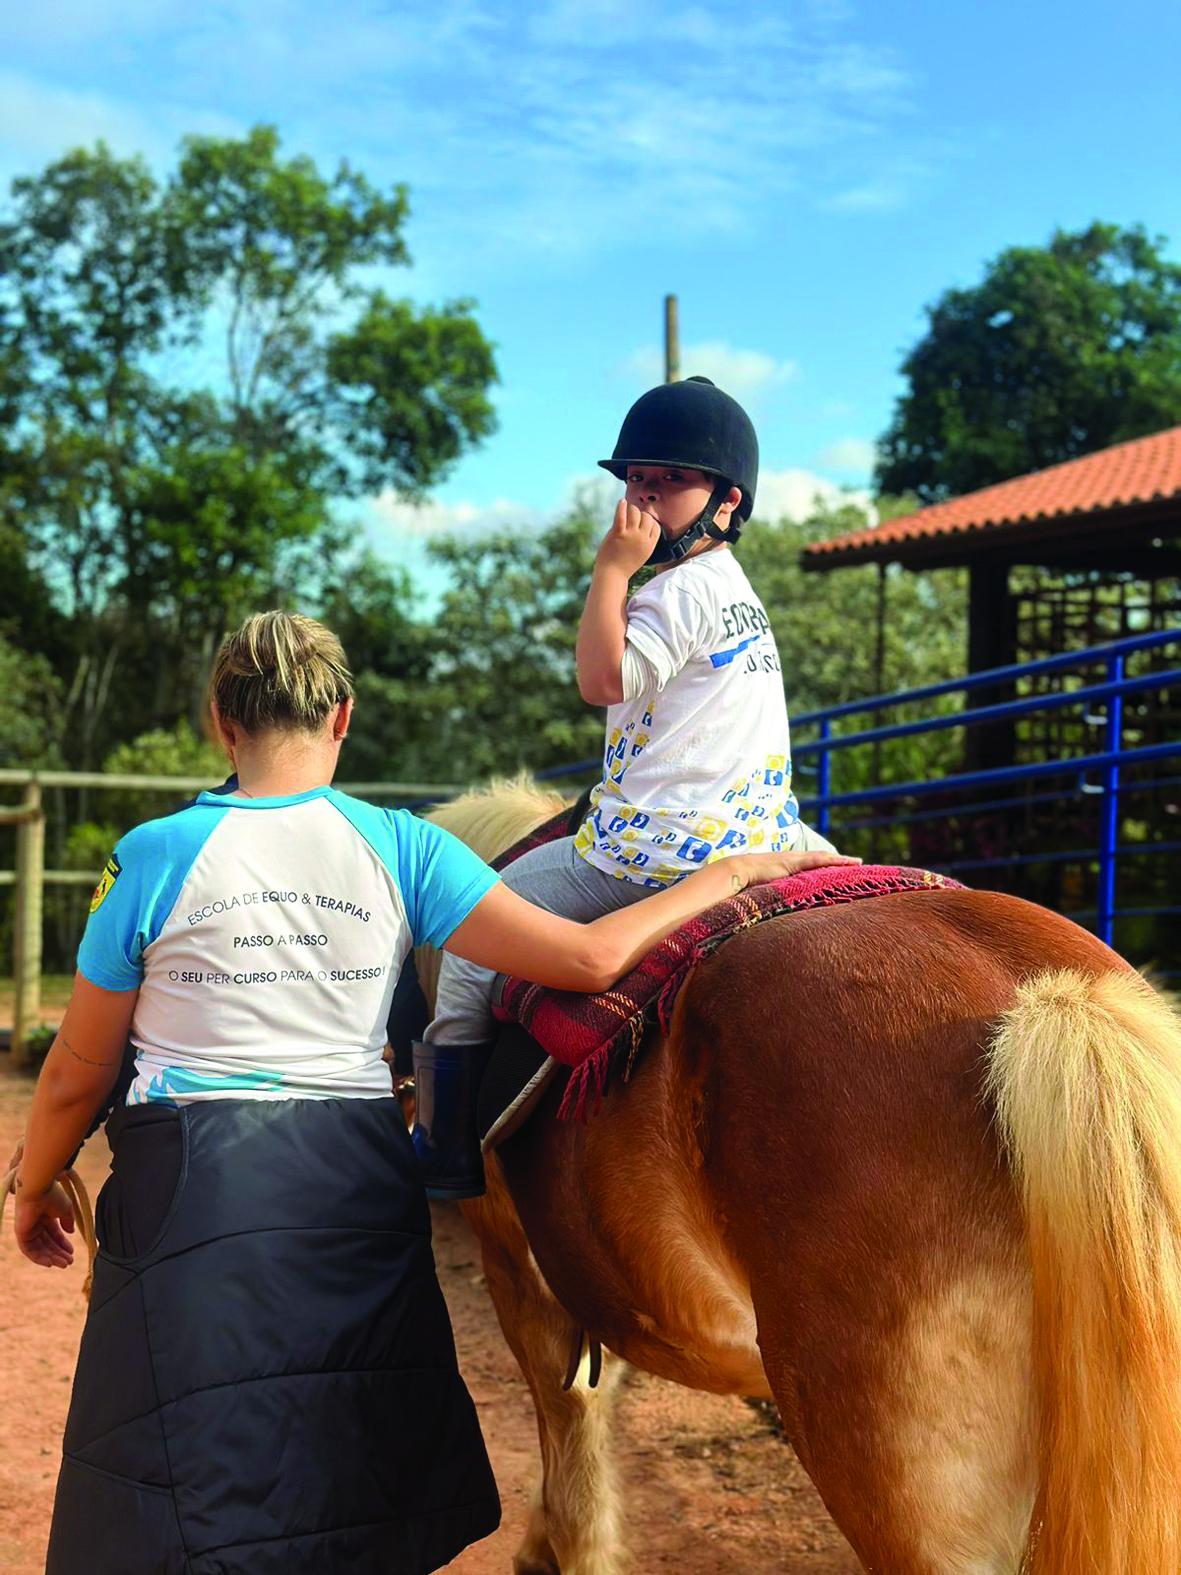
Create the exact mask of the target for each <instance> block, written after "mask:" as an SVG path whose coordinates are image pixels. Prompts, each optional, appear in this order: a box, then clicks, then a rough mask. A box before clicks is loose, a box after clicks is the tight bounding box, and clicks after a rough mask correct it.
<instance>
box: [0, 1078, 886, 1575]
mask: <svg viewBox="0 0 1181 1575" xmlns="http://www.w3.org/2000/svg"><path fill="white" fill-rule="evenodd" d="M6 1060H7V1057H5V1056H0V1164H2V1163H3V1162H5V1161H6V1160H7V1158H8V1155H9V1153H10V1152H11V1150H12V1147H13V1145H14V1144H15V1142H16V1140H17V1138H18V1137H19V1135H20V1133H21V1131H22V1129H23V1126H24V1118H25V1111H26V1109H27V1107H28V1102H29V1098H30V1096H31V1093H32V1083H31V1082H30V1081H29V1080H28V1079H27V1078H24V1077H20V1076H17V1075H15V1074H13V1073H12V1072H11V1071H10V1070H9V1069H8V1068H7V1066H6V1065H5V1064H4V1063H5V1062H6ZM106 1165H107V1156H106V1151H105V1147H104V1145H103V1144H102V1141H101V1139H95V1140H93V1141H92V1142H91V1143H90V1144H89V1145H88V1146H87V1149H86V1151H85V1152H84V1154H83V1156H82V1159H81V1161H80V1164H79V1169H80V1171H81V1173H82V1176H83V1178H84V1179H85V1181H86V1183H87V1185H88V1187H89V1188H90V1190H91V1195H92V1196H94V1195H95V1194H96V1193H97V1192H98V1189H99V1187H100V1186H101V1184H102V1180H103V1176H104V1174H105V1172H106ZM0 1234H2V1236H3V1239H2V1240H0V1429H2V1436H3V1438H4V1440H5V1444H6V1448H5V1449H4V1451H3V1453H2V1454H0V1571H3V1572H4V1575H41V1572H42V1571H43V1569H44V1557H45V1542H46V1537H47V1535H48V1529H49V1516H50V1509H51V1506H52V1502H53V1488H54V1482H55V1480H56V1476H57V1466H58V1455H59V1449H60V1444H61V1434H62V1428H63V1426H64V1423H65V1416H66V1407H67V1405H68V1402H69V1394H70V1380H71V1376H72V1371H73V1363H74V1357H75V1354H76V1352H77V1348H78V1339H79V1336H80V1334H81V1330H82V1320H83V1315H84V1306H83V1301H82V1296H81V1287H82V1279H83V1274H84V1268H83V1266H82V1265H83V1264H84V1260H85V1252H84V1251H83V1250H80V1251H79V1254H78V1258H77V1259H76V1261H75V1263H74V1266H73V1267H72V1268H70V1269H68V1270H64V1271H63V1270H50V1269H41V1268H37V1267H36V1266H35V1265H34V1264H31V1263H29V1262H28V1261H27V1260H26V1259H25V1258H23V1257H21V1255H20V1253H19V1252H18V1251H17V1249H16V1244H15V1241H14V1240H13V1237H12V1227H11V1222H10V1220H9V1219H8V1218H6V1219H5V1222H4V1230H3V1232H2V1233H0ZM435 1256H436V1260H437V1262H438V1266H439V1277H440V1280H441V1282H442V1285H443V1289H444V1291H445V1293H446V1296H447V1302H448V1306H449V1307H450V1309H451V1317H452V1320H453V1322H454V1325H455V1335H456V1342H457V1345H458V1348H459V1358H460V1365H461V1367H462V1369H463V1372H464V1376H465V1377H466V1379H467V1382H468V1385H469V1387H470V1388H471V1391H472V1394H473V1396H474V1398H475V1401H476V1404H477V1406H478V1407H479V1411H480V1419H481V1422H482V1423H483V1427H484V1434H485V1437H486V1438H487V1440H488V1448H489V1452H490V1454H491V1456H492V1463H493V1466H494V1467H495V1470H496V1476H497V1480H498V1482H499V1484H500V1492H501V1498H502V1500H503V1503H504V1521H503V1524H502V1526H501V1529H500V1530H499V1531H498V1532H497V1534H496V1535H495V1536H493V1537H490V1538H488V1539H487V1541H485V1542H482V1543H480V1544H478V1545H477V1546H475V1547H472V1548H469V1549H468V1550H467V1551H466V1552H465V1553H464V1554H463V1555H462V1556H461V1557H460V1558H458V1559H456V1560H455V1561H454V1563H452V1564H450V1565H449V1566H448V1568H449V1569H451V1570H454V1571H456V1572H459V1575H509V1572H510V1571H511V1569H512V1555H513V1552H514V1550H515V1548H516V1546H517V1544H518V1541H519V1539H520V1536H521V1533H522V1531H523V1528H524V1524H525V1519H526V1513H527V1503H528V1497H529V1491H530V1487H531V1485H532V1482H533V1478H534V1474H535V1471H536V1469H537V1459H538V1456H537V1435H536V1432H535V1426H534V1420H533V1411H532V1407H531V1404H530V1401H529V1397H528V1393H527V1391H526V1389H525V1385H524V1382H523V1380H522V1378H521V1376H520V1374H519V1372H518V1370H517V1368H516V1366H515V1364H514V1362H513V1360H512V1357H511V1356H510V1355H509V1352H508V1348H507V1347H506V1346H505V1344H504V1342H503V1340H502V1339H501V1337H500V1331H499V1329H498V1328H497V1325H496V1320H495V1317H494V1315H493V1312H492V1305H491V1303H490V1301H489V1300H488V1296H487V1293H486V1292H485V1290H484V1287H483V1283H482V1279H481V1275H480V1265H479V1254H478V1251H477V1249H476V1245H475V1242H474V1241H473V1239H472V1237H471V1235H470V1233H469V1232H468V1229H467V1226H466V1225H465V1223H464V1221H463V1219H462V1217H461V1216H460V1214H459V1211H458V1209H457V1208H455V1207H454V1206H450V1205H447V1206H443V1207H440V1208H439V1209H437V1211H436V1214H435ZM618 1440H619V1452H620V1476H621V1480H622V1482H623V1483H624V1484H625V1487H626V1491H627V1506H628V1524H629V1527H630V1533H629V1537H630V1544H631V1547H632V1551H633V1557H634V1570H635V1575H648V1572H649V1571H661V1570H673V1569H675V1570H677V1571H678V1575H753V1572H755V1571H758V1572H759V1575H770V1572H780V1575H856V1572H857V1571H858V1570H859V1569H860V1565H859V1564H858V1563H857V1560H856V1559H855V1558H854V1556H853V1554H852V1552H851V1551H850V1549H849V1547H848V1544H847V1543H846V1542H845V1541H844V1539H843V1538H842V1537H841V1536H840V1534H839V1532H838V1531H837V1530H836V1529H835V1527H834V1526H833V1524H832V1522H831V1521H830V1520H829V1518H828V1516H827V1514H826V1513H825V1511H824V1507H823V1505H821V1503H820V1501H819V1499H818V1498H817V1496H816V1494H815V1491H814V1490H813V1488H812V1486H811V1484H810V1483H809V1481H808V1479H807V1478H806V1477H805V1475H804V1473H803V1472H802V1471H801V1470H800V1468H799V1466H798V1465H797V1464H796V1462H795V1459H794V1457H793V1456H792V1454H791V1452H790V1450H789V1449H788V1448H787V1447H786V1445H784V1444H783V1443H782V1442H781V1441H780V1439H778V1438H777V1437H776V1436H775V1434H774V1433H773V1432H772V1431H771V1430H770V1428H769V1426H768V1424H767V1422H766V1420H765V1418H763V1417H762V1416H761V1415H760V1414H759V1413H758V1412H756V1411H755V1410H753V1409H752V1408H751V1407H750V1406H748V1405H747V1404H745V1403H744V1402H743V1401H741V1400H738V1399H724V1398H720V1397H717V1396H714V1395H701V1394H695V1393H693V1392H691V1391H689V1390H686V1389H680V1388H677V1387H676V1386H674V1385H672V1384H668V1383H665V1382H663V1381H661V1380H659V1379H655V1378H651V1377H648V1376H647V1375H646V1374H642V1373H633V1374H632V1375H631V1376H630V1379H629V1382H628V1383H627V1385H626V1388H625V1390H624V1393H623V1396H622V1400H621V1403H620V1408H619V1427H618Z"/></svg>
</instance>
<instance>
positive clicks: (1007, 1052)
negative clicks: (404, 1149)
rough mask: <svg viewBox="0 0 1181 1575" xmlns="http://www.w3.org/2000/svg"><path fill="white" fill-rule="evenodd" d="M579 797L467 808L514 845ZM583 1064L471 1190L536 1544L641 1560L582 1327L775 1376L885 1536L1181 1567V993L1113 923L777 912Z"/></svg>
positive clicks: (939, 1556)
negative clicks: (575, 1346)
mask: <svg viewBox="0 0 1181 1575" xmlns="http://www.w3.org/2000/svg"><path fill="white" fill-rule="evenodd" d="M554 803H555V801H554V800H552V798H549V797H546V796H543V795H539V794H537V793H535V792H533V793H529V792H523V791H522V790H521V788H520V787H519V786H518V787H516V788H512V789H510V790H509V791H508V792H507V794H506V793H505V792H504V791H503V790H502V791H493V792H492V793H490V794H489V795H485V796H483V797H481V796H475V795H469V796H468V798H467V799H465V800H460V801H457V802H456V803H455V804H452V805H450V806H447V807H446V808H445V809H444V810H443V811H441V812H440V813H439V815H438V818H439V819H440V820H441V821H443V823H444V824H447V825H449V826H450V827H451V829H453V830H456V831H457V832H459V833H460V834H461V835H464V836H465V838H466V839H467V840H469V841H470V842H471V843H472V845H474V846H476V847H477V848H478V850H479V851H480V852H481V853H482V854H484V856H485V857H490V856H492V855H493V854H495V853H496V852H497V851H498V850H499V849H500V848H502V847H507V846H508V845H509V843H510V842H512V841H513V840H514V839H515V837H516V836H517V835H519V834H520V833H522V832H523V831H524V830H526V829H528V828H529V827H530V826H532V825H535V824H537V823H539V822H540V821H541V820H542V819H544V818H546V817H547V816H548V815H549V814H551V813H552V812H553V807H554ZM424 978H426V979H427V983H428V988H429V971H428V970H426V969H424ZM559 1096H560V1089H558V1088H555V1087H553V1086H551V1088H550V1090H549V1091H548V1092H547V1094H546V1096H545V1101H544V1104H543V1106H542V1108H541V1109H540V1110H539V1111H538V1112H537V1113H536V1114H535V1115H534V1116H533V1118H532V1119H531V1120H530V1121H529V1122H528V1123H526V1125H525V1126H524V1128H522V1129H521V1130H520V1131H519V1132H518V1133H517V1134H515V1135H514V1136H512V1137H511V1138H509V1139H508V1140H507V1141H506V1142H505V1143H504V1144H503V1145H502V1147H501V1149H500V1150H499V1151H498V1153H497V1155H495V1156H493V1157H492V1158H491V1159H490V1162H489V1166H488V1172H489V1176H488V1181H489V1185H488V1194H487V1197H485V1198H483V1199H480V1200H478V1201H477V1202H475V1203H473V1204H469V1205H465V1208H466V1212H467V1213H468V1216H469V1218H470V1220H471V1222H472V1224H473V1226H474V1227H475V1230H476V1232H477V1234H478V1236H479V1239H480V1243H481V1247H482V1250H483V1256H484V1266H485V1270H486V1274H487V1280H488V1285H489V1287H490V1289H491V1292H492V1296H493V1300H494V1301H495V1304H496V1310H497V1314H498V1316H499V1319H500V1322H501V1327H502V1328H503V1330H504V1333H505V1336H506V1338H507V1339H508V1341H509V1344H510V1345H511V1346H512V1349H513V1351H514V1352H515V1354H516V1356H517V1359H518V1360H519V1362H520V1364H521V1367H522V1369H523V1370H524V1373H525V1377H526V1379H527V1381H528V1383H529V1387H530V1389H531V1391H532V1394H533V1398H534V1401H535V1404H536V1408H537V1418H538V1426H539V1430H540V1435H541V1453H542V1463H543V1476H542V1484H541V1489H540V1493H539V1495H538V1497H537V1499H536V1501H535V1505H534V1510H533V1514H532V1517H531V1521H530V1524H529V1527H528V1530H527V1533H526V1536H525V1539H524V1542H523V1544H522V1547H521V1549H520V1551H519V1553H518V1555H517V1557H516V1559H515V1561H514V1568H515V1570H516V1571H517V1575H554V1572H557V1571H560V1572H561V1575H614V1572H615V1571H616V1570H618V1569H620V1568H621V1567H622V1539H621V1532H620V1517H619V1513H618V1509H617V1499H616V1493H615V1488H614V1482H613V1478H612V1471H611V1460H610V1433H609V1414H610V1404H611V1391H612V1388H613V1385H614V1382H615V1379H616V1377H617V1375H618V1371H619V1363H618V1362H615V1361H612V1360H610V1359H609V1360H608V1363H607V1366H606V1368H605V1370H604V1376H603V1381H602V1383H601V1385H600V1386H599V1388H598V1389H597V1390H592V1389H591V1388H590V1387H589V1386H588V1385H587V1383H586V1381H585V1365H584V1368H583V1371H582V1373H581V1374H580V1378H579V1381H578V1382H576V1383H575V1385H574V1386H573V1388H572V1389H571V1390H570V1391H569V1392H564V1391H563V1387H562V1380H563V1375H564V1372H565V1368H566V1364H567V1360H568V1357H569V1352H570V1349H571V1344H572V1341H573V1340H574V1339H575V1338H576V1336H577V1331H578V1329H579V1328H580V1327H581V1328H584V1329H586V1330H587V1331H589V1332H590V1333H591V1334H593V1335H595V1336H597V1337H598V1338H599V1339H600V1340H601V1341H602V1342H603V1344H604V1346H605V1347H606V1348H607V1349H608V1351H609V1352H612V1353H615V1356H616V1357H618V1358H622V1359H623V1360H624V1361H627V1362H632V1363H634V1364H636V1365H637V1366H639V1367H642V1368H644V1369H646V1370H647V1371H649V1372H652V1373H658V1374H660V1375H662V1376H664V1377H666V1378H671V1379H673V1380H675V1381H677V1382H679V1383H682V1384H687V1385H689V1386H691V1387H694V1388H699V1389H707V1390H713V1391H716V1392H719V1393H732V1394H739V1395H755V1396H764V1397H772V1398H774V1400H775V1401H776V1403H777V1404H778V1407H779V1411H780V1413H781V1415H782V1418H783V1422H784V1426H785V1429H786V1431H787V1434H788V1437H789V1438H790V1440H791V1443H792V1446H793V1447H794V1449H795V1451H796V1454H797V1455H798V1456H799V1459H800V1460H801V1462H802V1463H803V1465H804V1467H805V1469H806V1470H807V1472H808V1474H809V1475H810V1476H811V1478H812V1480H813V1481H814V1482H815V1484H816V1486H817V1488H818V1489H819V1491H820V1494H821V1496H822V1497H823V1499H824V1501H825V1503H826V1505H827V1506H828V1508H829V1510H830V1512H831V1514H832V1516H833V1519H834V1520H835V1521H836V1523H837V1525H838V1526H839V1527H840V1529H841V1531H842V1532H843V1533H844V1535H845V1536H846V1537H847V1538H848V1540H849V1542H850V1543H851V1544H852V1546H853V1548H854V1549H855V1550H856V1552H857V1554H858V1556H859V1557H860V1559H861V1560H862V1562H863V1563H864V1565H865V1567H866V1569H869V1570H875V1571H886V1572H889V1575H968V1572H971V1575H985V1572H989V1575H992V1572H997V1575H999V1572H1002V1571H1003V1572H1007V1575H1012V1572H1015V1571H1018V1570H1022V1571H1028V1572H1031V1575H1178V1571H1181V1025H1179V1024H1178V1021H1177V1019H1176V1017H1175V1016H1174V1014H1173V1012H1172V1011H1171V1009H1170V1008H1169V1007H1168V1006H1167V1005H1166V1004H1165V1003H1164V1002H1163V1000H1162V999H1161V998H1160V997H1158V996H1157V995H1155V994H1154V993H1153V991H1152V990H1151V989H1150V988H1149V987H1148V986H1147V985H1146V984H1145V983H1144V982H1143V981H1142V980H1141V979H1140V977H1139V976H1138V975H1137V974H1136V973H1134V972H1133V971H1132V970H1131V969H1130V968H1129V967H1128V966H1127V964H1125V963H1124V962H1122V961H1121V959H1120V958H1119V957H1117V956H1116V955H1115V954H1114V953H1113V952H1111V951H1109V950H1108V949H1107V948H1106V947H1105V946H1103V945H1102V944H1101V943H1100V942H1099V941H1097V940H1096V939H1095V938H1094V937H1093V936H1091V935H1089V934H1087V933H1086V932H1085V931H1083V930H1081V929H1079V928H1077V927H1076V926H1075V925H1073V924H1071V923H1069V922H1068V921H1067V920H1065V919H1062V918H1059V917H1057V916H1055V915H1054V914H1052V913H1049V912H1046V911H1044V910H1042V909H1040V908H1037V907H1035V906H1033V905H1032V904H1030V903H1027V902H1022V901H1020V900H1018V899H1016V898H1013V897H1008V896H1002V895H998V894H995V893H988V892H972V891H955V890H949V891H934V892H929V893H905V894H898V895H894V896H890V897H887V898H882V899H880V900H874V901H864V902H857V903H853V904H850V905H848V906H844V907H834V908H821V909H817V910H814V911H810V912H805V913H801V914H798V915H795V916H793V917H789V918H781V919H775V920H771V921H768V922H766V923H764V924H761V925H759V926H757V927H756V928H754V929H752V930H748V931H746V932H743V933H741V934H740V935H738V936H737V937H735V938H734V939H733V940H731V941H730V942H728V943H727V945H725V946H724V947H722V948H721V949H720V950H719V951H718V952H717V953H716V954H715V955H714V956H713V957H711V958H710V959H709V960H708V961H707V962H705V963H703V964H702V965H701V966H700V967H699V968H698V969H697V970H696V971H695V973H694V974H693V976H692V978H691V979H690V981H689V983H688V984H687V985H686V987H685V988H684V990H683V991H682V993H681V996H680V1000H679V1002H678V1005H677V1008H676V1013H675V1017H674V1021H673V1024H672V1029H671V1032H670V1034H669V1035H668V1038H667V1039H664V1040H661V1039H654V1040H653V1042H652V1043H651V1044H650V1045H649V1046H648V1047H647V1049H646V1051H645V1052H644V1054H643V1056H642V1057H641V1059H640V1060H639V1062H638V1063H637V1066H636V1069H635V1073H634V1075H633V1077H632V1079H631V1082H630V1084H629V1085H628V1086H627V1087H626V1088H624V1089H616V1090H614V1091H613V1092H612V1093H611V1095H610V1096H609V1098H608V1099H607V1101H606V1103H605V1104H604V1106H603V1108H602V1109H601V1111H600V1112H599V1113H598V1114H597V1115H595V1116H594V1118H593V1119H592V1120H590V1121H589V1122H588V1123H587V1124H585V1125H579V1124H574V1123H567V1122H558V1121H557V1120H555V1119H554V1115H555V1110H556V1106H557V1102H558V1098H559Z"/></svg>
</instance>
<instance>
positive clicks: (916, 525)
mask: <svg viewBox="0 0 1181 1575" xmlns="http://www.w3.org/2000/svg"><path fill="white" fill-rule="evenodd" d="M1168 498H1178V499H1179V500H1181V427H1170V428H1169V429H1168V430H1167V431H1165V432H1156V433H1154V434H1153V435H1152V436H1151V437H1144V438H1135V439H1133V441H1132V442H1130V443H1117V444H1115V445H1114V446H1113V447H1112V448H1105V449H1101V450H1100V451H1099V452H1098V453H1097V454H1084V455H1083V457H1082V458H1081V459H1072V460H1068V461H1067V462H1066V463H1065V464H1063V465H1051V466H1050V467H1049V469H1048V470H1038V471H1034V472H1033V473H1032V474H1031V475H1028V476H1015V477H1014V478H1013V479H1012V480H1011V481H1002V482H999V483H998V484H997V485H996V486H993V487H982V488H981V489H980V491H979V492H969V493H966V494H965V495H964V496H963V497H962V498H951V499H949V500H948V502H946V503H935V504H932V505H931V506H930V507H928V508H925V509H919V510H918V512H917V513H915V514H905V515H902V516H901V517H899V518H898V519H893V520H889V521H888V522H887V523H886V524H884V525H876V526H874V527H873V528H872V529H869V530H859V531H851V532H849V533H848V534H847V535H844V536H834V537H833V538H832V539H831V540H829V541H820V542H815V543H814V544H813V545H812V546H810V547H807V548H805V550H804V559H805V562H806V564H807V567H809V568H827V567H829V563H828V561H826V560H831V559H836V560H839V561H857V560H861V561H867V560H869V559H881V558H899V557H903V558H904V557H907V556H909V554H908V553H907V551H906V544H907V543H910V542H915V543H918V542H929V541H930V540H931V539H932V538H934V537H939V536H944V537H952V536H957V535H963V536H966V535H969V534H971V533H973V532H978V531H984V532H992V531H1001V532H1003V533H1004V534H1005V535H1006V536H1008V535H1009V534H1010V533H1011V531H1012V530H1013V529H1014V528H1017V527H1020V526H1022V525H1029V524H1032V523H1033V522H1034V521H1038V520H1055V519H1061V520H1066V519H1070V518H1078V517H1081V516H1086V515H1092V514H1095V513H1101V512H1105V511H1109V510H1119V509H1125V508H1128V507H1131V506H1133V505H1135V504H1143V503H1151V502H1156V501H1160V500H1162V499H1168ZM949 545H950V544H949ZM965 545H966V544H965ZM973 545H974V544H973ZM891 549H892V550H891ZM832 566H833V567H836V564H835V562H834V563H833V564H832Z"/></svg>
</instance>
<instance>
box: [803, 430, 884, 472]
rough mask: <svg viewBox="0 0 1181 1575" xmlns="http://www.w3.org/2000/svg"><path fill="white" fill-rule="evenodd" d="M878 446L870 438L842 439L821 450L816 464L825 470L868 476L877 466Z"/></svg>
mask: <svg viewBox="0 0 1181 1575" xmlns="http://www.w3.org/2000/svg"><path fill="white" fill-rule="evenodd" d="M877 457H878V450H877V444H876V443H872V442H871V441H870V440H869V439H868V438H856V437H848V438H840V439H839V440H838V441H837V442H836V443H830V444H829V445H828V447H827V448H825V449H821V451H820V453H819V454H817V456H816V463H817V464H818V465H821V466H823V467H824V469H825V470H851V471H854V472H856V474H857V475H859V476H863V475H867V474H868V473H869V472H870V471H872V470H873V468H874V466H875V465H876V464H877Z"/></svg>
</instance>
